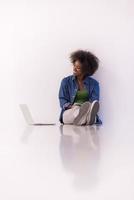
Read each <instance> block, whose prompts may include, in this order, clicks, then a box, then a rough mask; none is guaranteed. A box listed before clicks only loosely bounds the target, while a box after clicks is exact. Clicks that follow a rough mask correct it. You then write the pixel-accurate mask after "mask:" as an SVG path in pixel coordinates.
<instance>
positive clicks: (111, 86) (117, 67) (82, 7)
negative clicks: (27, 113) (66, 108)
mask: <svg viewBox="0 0 134 200" xmlns="http://www.w3.org/2000/svg"><path fill="white" fill-rule="evenodd" d="M133 10H134V2H133V1H132V0H85V1H84V0H83V1H81V0H77V1H76V0H74V1H71V0H69V1H65V0H63V1H62V0H57V1H52V0H49V1H45V0H44V1H41V0H38V1H37V0H34V1H30V0H22V1H20V0H18V1H17V0H16V1H15V0H14V1H13V0H10V1H7V0H3V1H2V0H0V93H1V95H0V97H1V104H0V111H1V114H0V120H1V122H2V123H3V124H5V123H7V122H8V123H9V122H15V123H20V124H23V123H25V122H24V120H23V117H22V115H21V112H20V110H19V104H20V103H26V104H28V105H29V108H30V110H31V111H32V114H33V117H34V118H35V119H36V120H42V121H43V120H44V121H45V120H46V119H49V120H54V121H58V118H59V112H60V107H59V101H58V90H59V86H60V81H61V79H62V78H63V77H64V76H67V75H69V74H71V73H72V65H71V63H70V60H69V55H70V53H71V52H72V51H75V50H77V49H83V50H89V51H92V52H93V53H95V54H96V56H98V57H99V59H100V68H99V70H98V71H97V72H96V74H95V75H94V76H93V77H94V78H96V79H97V80H98V81H99V82H100V104H101V108H100V111H99V115H100V118H101V119H102V120H103V124H107V125H108V124H115V125H117V124H120V123H124V122H126V121H127V122H129V123H130V122H132V121H133V111H134V106H133V100H134V94H133V88H134V86H133V84H134V78H133V72H134V69H133V66H134V59H133V55H132V54H133V52H134V45H133V43H134V39H133V35H134V16H133ZM119 122H120V123H119Z"/></svg>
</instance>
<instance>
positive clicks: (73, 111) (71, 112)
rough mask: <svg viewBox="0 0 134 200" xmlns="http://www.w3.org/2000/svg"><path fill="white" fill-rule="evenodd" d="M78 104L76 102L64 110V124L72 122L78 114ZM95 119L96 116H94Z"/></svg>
mask: <svg viewBox="0 0 134 200" xmlns="http://www.w3.org/2000/svg"><path fill="white" fill-rule="evenodd" d="M79 109H80V105H78V104H77V103H76V104H75V103H74V104H73V106H72V108H70V109H68V110H65V111H64V113H63V122H64V124H73V121H74V119H75V118H76V116H77V115H78V114H79ZM95 121H96V118H95Z"/></svg>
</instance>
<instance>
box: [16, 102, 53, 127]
mask: <svg viewBox="0 0 134 200" xmlns="http://www.w3.org/2000/svg"><path fill="white" fill-rule="evenodd" d="M19 106H20V109H21V111H22V113H23V116H24V118H25V121H26V123H27V124H28V125H34V126H49V125H56V124H55V123H44V122H43V123H42V122H34V120H33V118H32V115H31V113H30V111H29V108H28V106H27V105H26V104H20V105H19Z"/></svg>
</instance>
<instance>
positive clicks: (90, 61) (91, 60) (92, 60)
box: [69, 50, 99, 76]
mask: <svg viewBox="0 0 134 200" xmlns="http://www.w3.org/2000/svg"><path fill="white" fill-rule="evenodd" d="M69 58H70V60H71V63H73V64H74V63H75V61H76V60H78V61H79V62H80V63H81V65H82V73H83V74H84V76H92V75H93V74H94V73H95V72H96V71H97V70H98V67H99V59H98V58H97V57H96V56H95V55H94V54H93V53H91V52H89V51H84V50H77V51H74V52H72V53H71V54H70V57H69Z"/></svg>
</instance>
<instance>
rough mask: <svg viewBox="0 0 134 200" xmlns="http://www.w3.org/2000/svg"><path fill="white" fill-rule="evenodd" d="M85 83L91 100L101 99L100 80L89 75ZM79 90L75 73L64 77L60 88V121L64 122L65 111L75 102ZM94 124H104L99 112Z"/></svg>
mask: <svg viewBox="0 0 134 200" xmlns="http://www.w3.org/2000/svg"><path fill="white" fill-rule="evenodd" d="M83 84H84V86H85V88H86V89H87V91H88V93H89V95H88V96H89V102H92V101H94V100H98V101H99V93H100V89H99V82H98V81H96V80H95V79H94V78H92V77H90V76H87V77H86V78H85V79H84V81H83ZM77 91H78V84H77V82H76V77H75V76H74V75H70V76H67V77H65V78H63V79H62V81H61V85H60V89H59V101H60V107H61V113H60V117H59V121H60V122H61V123H63V124H64V122H63V113H64V111H65V110H67V109H68V106H69V105H72V104H73V102H74V99H75V96H76V93H77ZM94 124H102V121H101V119H100V118H99V116H98V114H97V115H96V121H95V123H94Z"/></svg>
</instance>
